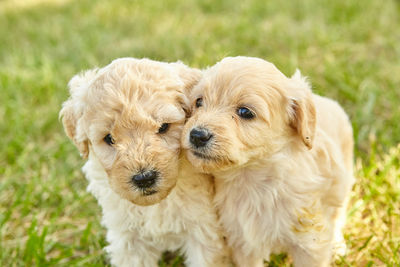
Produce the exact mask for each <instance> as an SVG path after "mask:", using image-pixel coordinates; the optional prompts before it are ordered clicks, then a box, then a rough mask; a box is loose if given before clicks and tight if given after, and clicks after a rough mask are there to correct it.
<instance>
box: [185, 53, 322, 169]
mask: <svg viewBox="0 0 400 267" xmlns="http://www.w3.org/2000/svg"><path fill="white" fill-rule="evenodd" d="M190 98H191V101H192V117H191V118H190V119H189V120H188V122H187V123H186V125H185V127H184V131H183V134H182V143H183V147H184V148H185V149H186V150H187V157H188V159H189V160H190V161H191V163H192V164H193V165H194V166H196V167H198V168H200V169H202V170H203V171H205V172H213V171H216V170H224V169H229V168H234V167H238V166H243V165H246V164H249V163H252V162H253V161H252V159H257V158H265V157H267V156H268V155H272V154H273V153H276V152H278V151H279V150H280V149H282V148H283V147H285V146H286V145H287V144H289V143H290V144H293V145H295V146H302V147H308V148H311V147H312V143H313V137H314V131H315V123H316V116H315V108H314V104H313V101H312V93H311V90H310V86H309V85H308V83H307V82H306V81H305V79H303V78H301V76H300V73H299V72H296V74H295V75H294V76H293V77H292V78H287V77H286V76H284V75H283V74H282V73H281V72H280V71H279V70H278V69H277V68H276V67H275V66H274V65H273V64H271V63H268V62H266V61H264V60H261V59H257V58H249V57H234V58H226V59H224V60H222V61H221V62H219V63H217V64H216V65H215V66H213V67H211V68H210V69H208V70H207V71H205V72H204V75H203V78H202V79H201V80H200V82H199V83H198V84H197V85H196V86H195V88H194V89H193V91H192V95H191V97H190Z"/></svg>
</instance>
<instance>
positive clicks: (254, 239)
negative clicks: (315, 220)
mask: <svg viewBox="0 0 400 267" xmlns="http://www.w3.org/2000/svg"><path fill="white" fill-rule="evenodd" d="M257 175H258V176H246V177H236V179H234V180H232V181H231V182H228V183H226V182H224V183H221V182H218V180H217V183H216V190H217V195H216V198H215V201H216V205H217V207H218V209H219V211H220V218H221V220H222V223H223V225H224V227H225V229H226V230H227V231H228V232H229V234H228V235H230V236H231V238H233V239H234V240H233V242H251V243H258V245H259V246H260V249H261V248H262V247H263V249H264V250H269V248H271V247H277V246H285V245H287V243H288V242H291V241H290V240H293V239H294V238H297V237H296V236H297V232H301V231H303V230H304V228H303V227H302V225H299V218H300V217H301V216H302V208H301V207H302V206H303V205H304V203H302V202H301V201H299V199H297V198H296V196H293V195H291V194H290V193H289V190H287V188H285V185H284V184H282V183H281V182H279V180H277V179H274V178H271V177H268V176H267V175H260V174H257ZM310 214H311V212H309V213H308V214H307V216H308V217H307V218H305V219H307V220H308V221H310V219H311V220H312V218H311V217H310V216H311V215H310ZM238 233H240V234H238Z"/></svg>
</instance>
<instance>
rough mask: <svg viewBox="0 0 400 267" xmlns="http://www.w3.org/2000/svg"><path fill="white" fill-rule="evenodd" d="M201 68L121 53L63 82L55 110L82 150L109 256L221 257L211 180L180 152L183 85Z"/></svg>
mask: <svg viewBox="0 0 400 267" xmlns="http://www.w3.org/2000/svg"><path fill="white" fill-rule="evenodd" d="M200 75H201V72H200V71H198V70H194V69H190V68H188V67H186V66H185V65H183V64H181V63H170V64H168V63H161V62H156V61H151V60H148V59H142V60H138V59H133V58H124V59H118V60H115V61H113V62H112V63H111V64H110V65H108V66H106V67H104V68H102V69H97V70H91V71H87V72H85V73H84V74H81V75H77V76H75V77H74V78H72V80H71V81H70V83H69V87H70V93H71V97H70V98H69V100H68V101H66V102H65V103H64V105H63V108H62V110H61V112H60V115H61V116H62V118H63V124H64V127H65V131H66V133H67V135H68V136H69V137H70V138H71V139H72V140H73V141H74V143H75V145H76V146H77V147H78V148H79V150H80V152H81V154H82V155H83V157H87V156H88V161H87V163H86V164H85V166H84V167H83V170H84V172H85V174H86V177H87V179H88V180H89V186H88V191H90V192H91V193H93V195H94V196H95V197H96V198H97V200H98V202H99V204H100V205H101V207H102V209H103V220H102V223H103V225H104V226H105V227H106V228H107V230H108V232H107V240H108V242H109V243H110V244H109V246H108V247H107V248H106V249H107V251H108V252H109V253H110V256H111V263H112V264H113V265H116V266H135V267H137V266H144V267H149V266H157V262H158V260H159V259H160V256H161V253H162V252H163V251H165V250H176V249H181V250H182V252H183V253H184V255H185V257H186V259H185V263H186V265H187V266H199V267H203V266H223V265H224V260H225V259H224V256H225V255H224V253H225V249H224V244H223V240H222V236H221V234H220V228H219V226H218V222H217V216H216V211H215V209H214V208H213V205H212V198H213V191H214V190H213V183H212V180H211V178H210V177H209V176H206V175H202V174H199V173H196V172H194V171H193V170H192V169H193V167H192V166H191V165H190V163H188V162H187V160H186V159H185V157H181V154H180V151H181V149H180V138H181V131H182V127H183V123H184V121H185V110H184V109H185V107H186V106H187V99H186V96H185V93H187V92H186V91H188V90H190V89H191V88H192V87H193V85H194V84H195V83H196V82H197V80H198V79H199V78H200ZM139 205H151V206H139Z"/></svg>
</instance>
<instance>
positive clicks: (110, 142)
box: [103, 134, 114, 146]
mask: <svg viewBox="0 0 400 267" xmlns="http://www.w3.org/2000/svg"><path fill="white" fill-rule="evenodd" d="M103 140H104V142H106V143H107V144H108V145H110V146H111V145H113V144H114V138H112V136H111V134H107V135H106V136H105V137H104V138H103Z"/></svg>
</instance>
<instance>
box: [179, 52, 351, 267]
mask: <svg viewBox="0 0 400 267" xmlns="http://www.w3.org/2000/svg"><path fill="white" fill-rule="evenodd" d="M192 93H193V94H192V101H193V102H192V103H193V113H192V117H191V118H190V119H189V121H188V122H187V124H186V125H185V127H184V132H183V136H182V138H183V146H184V148H185V149H187V157H188V159H189V160H190V162H191V163H192V164H193V165H194V166H196V167H197V168H199V169H200V170H202V171H204V172H208V173H212V174H213V175H214V176H215V178H216V197H215V203H216V205H217V207H218V209H219V212H220V218H221V222H222V224H223V227H224V228H225V231H226V235H227V238H228V244H229V245H230V246H231V247H232V250H233V252H232V254H233V257H234V259H235V262H236V264H237V266H246V267H252V266H262V265H263V259H267V260H268V258H269V254H270V253H271V252H283V251H284V252H289V254H291V256H292V258H293V261H294V265H295V266H305V267H311V266H327V265H328V263H329V262H330V260H331V252H332V247H333V246H334V245H336V243H338V245H342V246H343V245H344V242H343V237H342V234H341V228H342V226H343V224H344V220H345V208H346V203H347V198H348V195H349V192H350V190H351V187H352V184H353V180H354V179H353V175H352V173H353V171H352V166H353V164H352V161H353V137H352V128H351V125H350V123H349V120H348V118H347V116H346V114H345V113H344V111H343V110H342V109H341V108H340V106H339V105H338V104H337V103H336V102H334V101H332V100H329V99H327V98H323V97H320V96H317V95H313V94H312V93H311V90H310V86H309V84H308V83H307V82H306V81H305V79H304V78H302V77H301V76H300V73H299V72H298V73H296V74H295V75H294V76H293V77H292V78H287V77H285V76H284V75H283V74H282V73H281V72H280V71H279V70H278V69H276V68H275V66H274V65H273V64H271V63H268V62H266V61H264V60H261V59H257V58H249V57H234V58H225V59H224V60H222V61H221V62H219V63H217V64H216V65H215V66H213V67H211V68H210V69H208V70H207V71H205V73H204V76H203V78H202V80H201V81H200V82H199V84H198V85H197V86H196V87H195V88H194V89H193V91H192ZM340 243H342V244H340Z"/></svg>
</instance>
